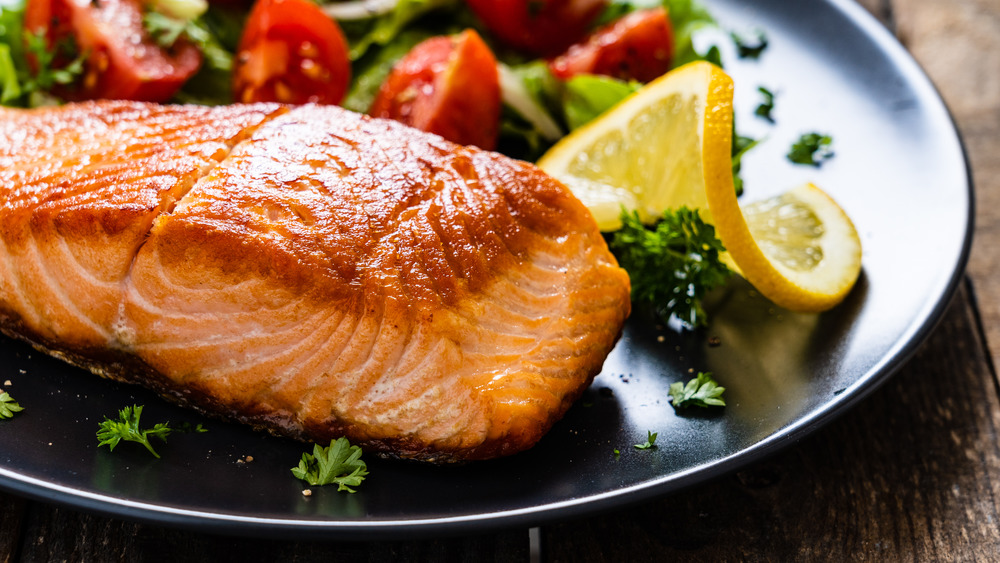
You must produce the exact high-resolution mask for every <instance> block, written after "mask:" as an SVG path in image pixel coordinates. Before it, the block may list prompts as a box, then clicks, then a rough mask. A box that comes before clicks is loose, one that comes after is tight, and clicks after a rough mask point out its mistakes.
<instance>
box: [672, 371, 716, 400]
mask: <svg viewBox="0 0 1000 563" xmlns="http://www.w3.org/2000/svg"><path fill="white" fill-rule="evenodd" d="M725 390H726V388H725V387H720V386H719V384H718V383H716V381H715V380H713V379H712V372H706V373H702V372H698V376H697V377H695V378H694V379H692V380H691V381H688V382H687V385H685V384H683V383H681V382H680V381H678V382H676V383H672V384H670V401H671V403H672V404H673V405H674V408H687V407H690V406H697V407H724V406H726V401H725V400H723V398H722V393H723V392H724V391H725Z"/></svg>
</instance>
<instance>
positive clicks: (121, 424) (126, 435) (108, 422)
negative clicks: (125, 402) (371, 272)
mask: <svg viewBox="0 0 1000 563" xmlns="http://www.w3.org/2000/svg"><path fill="white" fill-rule="evenodd" d="M140 417H142V405H133V406H131V407H125V408H123V409H122V410H120V411H118V419H117V420H112V419H110V418H107V417H105V418H104V422H102V423H100V424H99V425H98V430H97V439H98V441H99V443H98V444H97V445H98V447H100V446H108V448H109V449H110V450H111V451H114V450H115V446H117V445H118V443H119V442H120V441H122V440H124V441H126V442H136V443H139V444H142V445H143V446H145V447H146V449H147V450H149V453H151V454H153V456H155V457H157V458H159V457H160V454H158V453H156V450H154V449H153V445H152V444H151V443H150V441H149V439H150V437H156V438H159V439H160V440H163V441H164V442H166V441H167V436H169V435H170V434H172V433H174V432H207V430H205V428H203V427H202V425H200V424H198V425H195V426H191V425H183V426H181V427H180V428H171V427H170V424H169V423H162V422H161V423H157V424H156V425H154V426H153V427H152V428H147V429H145V430H142V429H140V428H139V419H140Z"/></svg>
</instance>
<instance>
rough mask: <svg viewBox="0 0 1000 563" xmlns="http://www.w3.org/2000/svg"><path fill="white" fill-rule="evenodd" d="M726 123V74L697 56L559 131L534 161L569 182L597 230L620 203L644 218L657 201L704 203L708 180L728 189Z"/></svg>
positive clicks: (617, 223) (654, 214) (664, 204)
mask: <svg viewBox="0 0 1000 563" xmlns="http://www.w3.org/2000/svg"><path fill="white" fill-rule="evenodd" d="M732 127H733V81H732V79H730V78H729V76H728V75H727V74H726V73H725V72H723V71H722V69H720V68H719V67H717V66H715V65H713V64H710V63H707V62H704V61H698V62H694V63H690V64H687V65H684V66H682V67H679V68H677V69H674V70H672V71H670V72H668V73H667V74H665V75H663V76H661V77H660V78H658V79H656V80H654V81H653V82H650V83H649V84H647V85H646V86H645V87H644V88H642V89H641V90H639V91H638V92H636V93H635V94H633V95H631V96H630V97H628V98H626V99H625V100H623V101H622V102H621V103H619V104H618V105H616V106H615V107H613V108H611V109H610V110H608V111H607V112H606V113H604V114H603V115H601V116H600V117H599V118H597V119H595V120H593V121H591V122H590V123H588V124H587V125H584V126H583V127H581V128H579V129H577V130H575V131H573V132H572V133H570V134H569V135H567V136H566V137H563V138H562V140H560V141H559V142H558V143H556V145H555V146H553V147H552V148H551V149H549V151H548V152H547V153H545V155H544V156H542V158H541V159H540V160H539V161H538V166H539V167H540V168H541V169H542V170H545V171H546V172H548V173H549V174H550V175H552V176H555V177H556V178H558V179H559V180H561V181H562V182H563V183H564V184H566V186H567V187H569V189H570V190H572V192H573V193H574V194H575V195H576V197H578V198H579V199H580V200H581V201H582V202H583V203H584V205H586V206H587V207H588V208H589V209H590V211H591V213H592V214H593V215H594V218H595V219H596V220H597V224H598V226H599V227H600V228H601V230H602V231H614V230H617V229H619V228H621V219H620V216H621V215H620V214H621V208H622V207H623V206H624V207H625V209H627V210H629V211H633V210H634V211H638V212H639V217H640V219H641V220H642V221H643V222H645V223H652V222H654V221H656V219H658V218H659V217H660V216H662V215H663V211H664V210H665V209H672V208H677V207H680V206H682V205H686V206H687V207H689V208H691V209H696V208H697V209H702V210H705V209H707V208H708V206H707V200H706V197H705V194H706V191H707V187H708V186H707V184H709V183H712V182H716V183H720V184H724V186H723V187H725V186H728V189H729V190H730V191H732V190H733V180H732V162H731V153H730V150H731V148H730V147H731V143H732V131H733V130H732ZM707 215H708V214H706V213H705V212H704V211H702V218H703V219H705V220H706V221H710V220H711V218H710V217H709V216H707Z"/></svg>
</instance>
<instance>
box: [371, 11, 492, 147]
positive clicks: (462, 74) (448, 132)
mask: <svg viewBox="0 0 1000 563" xmlns="http://www.w3.org/2000/svg"><path fill="white" fill-rule="evenodd" d="M369 113H370V114H371V115H373V116H375V117H384V118H389V119H395V120H396V121H400V122H402V123H405V124H407V125H410V126H412V127H416V128H417V129H422V130H424V131H429V132H431V133H437V134H438V135H441V136H442V137H444V138H445V139H448V140H449V141H453V142H455V143H459V144H463V145H476V146H477V147H479V148H482V149H488V150H492V149H493V148H495V147H496V144H497V135H498V133H499V130H500V79H499V77H498V75H497V61H496V58H495V57H494V56H493V52H492V51H490V48H489V47H487V46H486V43H484V42H483V40H482V38H481V37H479V34H477V33H476V32H475V31H473V30H471V29H467V30H465V31H463V32H462V33H460V34H458V35H455V36H450V37H444V36H442V37H432V38H430V39H428V40H426V41H424V42H422V43H420V44H418V45H417V46H416V47H414V48H413V49H411V50H410V52H409V53H407V54H406V56H404V57H403V58H402V59H400V61H399V62H397V63H396V65H395V66H394V67H393V69H392V72H391V73H389V77H388V78H386V80H385V82H383V83H382V87H381V88H380V89H379V92H378V95H377V96H376V97H375V101H374V103H372V107H371V110H370V111H369Z"/></svg>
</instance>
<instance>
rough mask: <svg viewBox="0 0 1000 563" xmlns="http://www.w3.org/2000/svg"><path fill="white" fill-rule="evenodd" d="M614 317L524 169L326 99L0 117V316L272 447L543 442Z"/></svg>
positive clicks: (543, 186)
mask: <svg viewBox="0 0 1000 563" xmlns="http://www.w3.org/2000/svg"><path fill="white" fill-rule="evenodd" d="M628 314H629V281H628V277H627V275H626V274H625V272H624V271H623V270H622V269H621V268H619V267H618V265H617V263H616V262H615V259H614V257H613V256H612V255H611V254H610V253H609V252H608V249H607V246H606V245H605V243H604V240H603V239H602V237H601V235H600V233H599V231H598V229H597V226H596V224H595V223H594V220H593V218H592V217H591V216H590V214H589V212H588V211H587V210H586V209H585V208H584V207H583V205H582V204H581V203H580V202H579V201H578V200H576V199H575V198H574V197H573V196H572V195H571V194H570V193H569V192H568V190H567V189H566V188H565V187H564V186H563V185H561V184H560V183H559V182H557V181H556V180H553V179H551V178H549V177H548V176H546V175H545V174H544V173H542V172H540V171H539V170H537V169H536V168H534V167H533V166H531V165H530V164H527V163H523V162H519V161H515V160H511V159H508V158H506V157H503V156H501V155H498V154H495V153H491V152H486V151H480V150H478V149H475V148H469V147H462V146H459V145H455V144H452V143H449V142H447V141H445V140H443V139H441V138H440V137H437V136H434V135H429V134H425V133H422V132H420V131H417V130H414V129H410V128H407V127H404V126H402V125H399V124H397V123H394V122H391V121H383V120H377V119H370V118H367V117H365V116H361V115H358V114H354V113H351V112H348V111H346V110H342V109H339V108H336V107H326V106H301V107H297V108H288V107H283V106H275V105H242V106H240V105H236V106H225V107H216V108H207V107H196V106H160V105H153V104H143V103H135V102H88V103H81V104H71V105H67V106H63V107H59V108H44V109H35V110H3V111H0V327H2V330H3V331H4V332H5V333H6V334H8V335H10V336H14V337H18V338H22V339H25V340H28V341H29V342H31V343H33V344H34V345H35V346H36V347H39V348H41V349H44V350H46V351H49V352H50V353H53V354H55V355H57V356H59V357H62V358H64V359H66V360H68V361H70V362H72V363H74V364H77V365H80V366H82V367H85V368H88V369H90V370H91V371H94V372H95V373H98V374H100V375H102V376H105V377H110V378H113V379H117V380H121V381H129V382H136V383H140V384H143V385H146V386H148V387H151V388H153V389H155V390H156V391H158V392H160V393H161V394H163V395H164V396H166V397H168V398H170V399H173V400H175V401H179V402H181V403H184V404H187V405H190V406H193V407H196V408H198V409H200V410H202V411H204V412H206V413H209V414H214V415H218V416H222V417H225V418H228V419H234V420H238V421H242V422H245V423H249V424H252V425H254V426H257V427H261V428H266V429H268V430H270V431H272V432H275V433H277V434H281V435H286V436H291V437H295V438H299V439H304V440H310V441H316V442H328V441H329V440H330V439H332V438H335V437H338V436H347V437H348V438H349V439H350V440H351V441H352V442H355V443H358V444H360V445H362V446H363V447H364V448H365V449H366V451H374V452H378V453H380V454H383V455H387V456H394V457H403V458H414V459H423V460H429V461H437V462H448V461H464V460H474V459H486V458H492V457H497V456H503V455H509V454H512V453H515V452H519V451H522V450H525V449H527V448H529V447H531V446H532V445H534V444H535V442H537V441H538V440H539V439H540V438H541V436H542V435H543V434H544V433H545V432H546V431H548V429H549V428H550V427H551V426H552V424H553V423H554V422H555V421H557V420H558V419H559V418H560V417H561V416H562V415H563V414H564V413H565V411H566V409H567V408H569V406H570V404H571V403H572V402H573V401H574V400H575V399H576V398H577V397H578V396H579V395H580V393H582V391H583V390H584V389H585V388H586V387H587V386H588V385H589V384H590V382H591V381H592V379H593V377H594V376H595V375H596V374H597V373H598V372H599V371H600V369H601V365H602V363H603V361H604V359H605V357H606V356H607V354H608V353H609V352H610V350H611V348H612V347H613V345H614V343H615V341H616V339H617V338H618V335H619V334H620V331H621V328H622V325H623V323H624V321H625V318H626V317H627V316H628Z"/></svg>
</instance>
